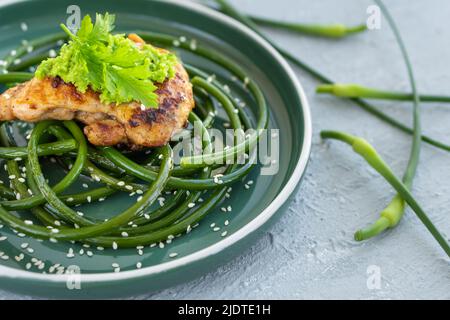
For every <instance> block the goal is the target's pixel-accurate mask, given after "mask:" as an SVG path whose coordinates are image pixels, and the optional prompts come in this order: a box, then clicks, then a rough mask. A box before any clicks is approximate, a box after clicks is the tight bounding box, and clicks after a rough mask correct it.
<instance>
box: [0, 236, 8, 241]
mask: <svg viewBox="0 0 450 320" xmlns="http://www.w3.org/2000/svg"><path fill="white" fill-rule="evenodd" d="M6 239H8V237H6V236H1V237H0V241H5V240H6Z"/></svg>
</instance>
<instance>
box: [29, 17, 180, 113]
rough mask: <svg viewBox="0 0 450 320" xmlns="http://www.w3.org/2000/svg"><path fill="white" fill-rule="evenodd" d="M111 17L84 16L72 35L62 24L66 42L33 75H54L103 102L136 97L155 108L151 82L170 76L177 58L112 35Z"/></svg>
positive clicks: (121, 100) (122, 101)
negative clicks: (87, 91)
mask: <svg viewBox="0 0 450 320" xmlns="http://www.w3.org/2000/svg"><path fill="white" fill-rule="evenodd" d="M114 20H115V16H114V15H111V14H108V13H106V14H105V15H101V14H97V15H96V20H95V24H93V23H92V20H91V17H90V16H89V15H87V16H85V17H84V19H83V21H82V23H81V27H80V29H79V30H78V32H77V34H76V35H74V34H73V33H72V32H70V31H69V29H68V28H67V27H66V26H65V25H61V27H62V29H63V30H64V31H65V32H66V33H67V34H68V35H69V37H70V41H69V43H68V44H65V45H64V46H63V47H62V48H61V51H60V54H59V55H58V56H57V57H55V58H50V59H47V60H45V61H43V62H42V63H41V65H40V66H39V68H38V69H37V70H36V76H37V77H38V78H41V79H42V78H44V77H56V76H59V77H60V78H61V79H62V80H64V81H65V82H67V83H72V84H73V85H75V87H76V88H77V89H78V91H80V92H83V93H84V92H86V90H87V89H88V88H91V89H92V90H94V91H96V92H99V93H100V100H101V101H102V102H103V103H116V104H121V103H127V102H131V101H138V102H140V103H142V104H143V105H145V106H146V107H157V106H158V95H157V94H156V93H155V90H156V85H155V83H162V82H164V81H165V80H166V79H168V78H172V77H173V76H174V73H175V70H174V68H175V65H176V63H177V58H176V56H175V55H174V54H172V53H168V52H165V51H162V50H159V49H157V48H155V47H153V46H151V45H149V44H144V45H142V46H140V47H137V46H136V44H135V43H134V42H133V41H131V40H130V39H128V38H126V37H125V35H123V34H116V35H113V34H111V32H112V31H113V29H114Z"/></svg>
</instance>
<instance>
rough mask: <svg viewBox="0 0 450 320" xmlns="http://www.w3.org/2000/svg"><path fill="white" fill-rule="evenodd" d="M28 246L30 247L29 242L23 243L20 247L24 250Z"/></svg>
mask: <svg viewBox="0 0 450 320" xmlns="http://www.w3.org/2000/svg"><path fill="white" fill-rule="evenodd" d="M28 246H29V244H28V243H27V242H24V243H22V244H21V245H20V247H21V248H22V249H26V248H27V247H28Z"/></svg>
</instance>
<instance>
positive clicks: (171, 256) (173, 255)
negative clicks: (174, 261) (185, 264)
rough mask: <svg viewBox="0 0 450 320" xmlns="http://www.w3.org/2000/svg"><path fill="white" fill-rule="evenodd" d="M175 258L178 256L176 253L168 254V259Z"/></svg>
mask: <svg viewBox="0 0 450 320" xmlns="http://www.w3.org/2000/svg"><path fill="white" fill-rule="evenodd" d="M176 256H178V253H176V252H172V253H171V254H169V257H170V258H175V257H176Z"/></svg>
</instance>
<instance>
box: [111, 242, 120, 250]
mask: <svg viewBox="0 0 450 320" xmlns="http://www.w3.org/2000/svg"><path fill="white" fill-rule="evenodd" d="M118 247H119V246H118V245H117V242H115V241H114V242H113V243H112V248H113V249H114V250H117V248H118Z"/></svg>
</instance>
